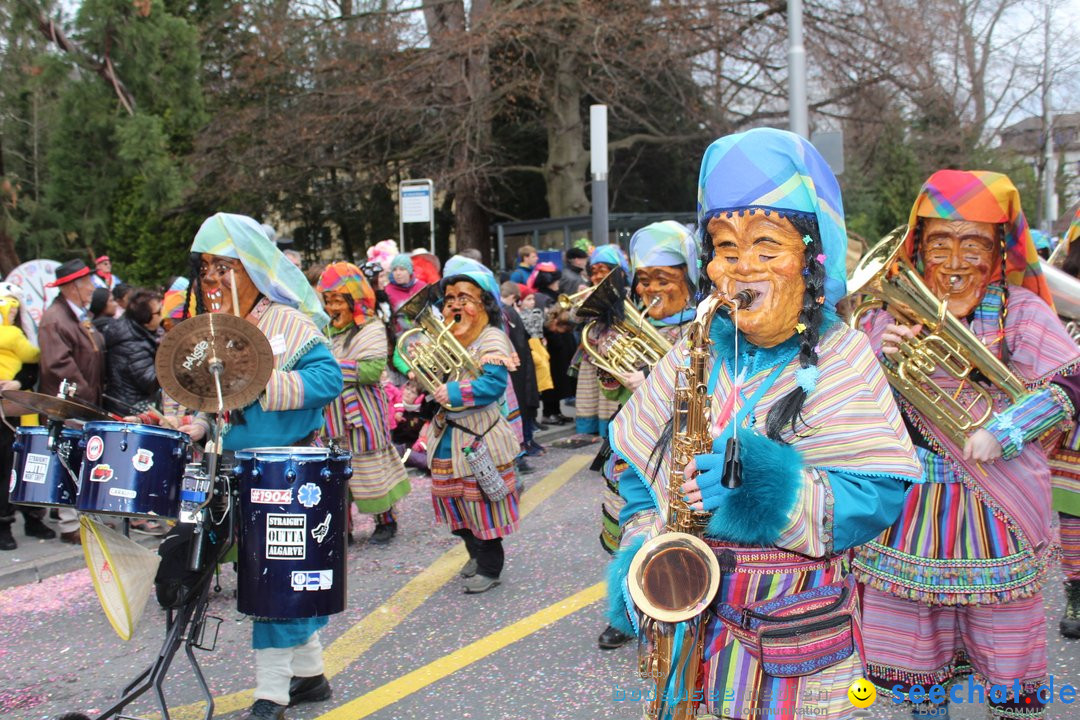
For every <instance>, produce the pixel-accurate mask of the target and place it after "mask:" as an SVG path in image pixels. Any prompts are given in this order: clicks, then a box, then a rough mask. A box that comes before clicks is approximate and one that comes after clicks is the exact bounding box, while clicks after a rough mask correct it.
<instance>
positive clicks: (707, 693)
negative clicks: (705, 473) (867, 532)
mask: <svg viewBox="0 0 1080 720" xmlns="http://www.w3.org/2000/svg"><path fill="white" fill-rule="evenodd" d="M707 542H709V544H710V545H711V546H714V549H715V550H718V551H721V550H726V551H730V552H732V553H733V554H734V556H735V572H734V573H725V574H724V575H723V576H722V580H721V584H720V589H719V591H718V592H717V596H716V602H717V603H730V604H732V605H736V606H741V605H746V604H750V603H755V602H759V601H764V600H770V599H774V598H779V597H783V596H786V595H791V594H795V593H801V592H805V591H807V590H811V589H813V588H816V587H820V586H822V585H827V584H830V583H836V582H840V581H841V580H843V578H844V577H845V576H846V575H847V574H848V573H847V568H846V567H845V564H844V560H843V557H842V556H836V557H833V558H830V559H822V560H809V559H807V558H805V557H803V556H801V555H796V554H795V553H789V552H785V551H783V550H779V549H774V548H744V547H738V546H727V545H724V544H721V543H714V542H712V541H707ZM855 614H856V615H857V614H858V613H857V608H856V613H855ZM854 632H855V637H856V642H855V650H854V651H853V652H852V653H851V655H849V656H848V657H847V658H846V659H844V660H841V661H840V662H838V663H836V664H834V665H831V666H829V667H827V668H824V669H822V670H819V671H818V672H815V673H813V674H810V675H803V676H800V677H783V678H781V677H773V676H771V675H766V674H765V672H764V670H762V667H761V664H760V663H759V662H758V660H757V659H756V658H755V657H754V656H753V655H752V654H751V653H750V652H749V651H748V650H747V649H746V648H745V647H744V646H743V644H742V643H741V641H739V639H738V638H736V637H735V636H734V634H733V633H732V632H731V631H730V630H729V629H728V626H727V625H725V624H724V623H723V622H721V621H720V620H718V619H715V618H714V619H712V621H711V622H710V624H709V627H708V628H707V629H706V633H707V634H706V645H705V648H706V650H705V658H706V660H705V674H704V683H705V686H704V697H705V698H706V699H707V706H708V710H709V712H711V713H713V714H714V715H716V716H718V717H724V718H739V719H740V720H741V719H743V718H745V719H747V720H761V718H777V717H785V718H796V717H802V716H806V717H817V718H830V719H835V720H841V719H843V720H847V719H848V718H850V717H851V713H852V706H851V701H850V700H849V699H848V694H847V692H848V687H849V686H850V685H851V683H853V682H854V681H855V680H856V679H858V678H861V677H862V675H863V672H862V655H861V652H860V643H859V642H858V636H859V632H858V622H857V620H856V622H855V626H854Z"/></svg>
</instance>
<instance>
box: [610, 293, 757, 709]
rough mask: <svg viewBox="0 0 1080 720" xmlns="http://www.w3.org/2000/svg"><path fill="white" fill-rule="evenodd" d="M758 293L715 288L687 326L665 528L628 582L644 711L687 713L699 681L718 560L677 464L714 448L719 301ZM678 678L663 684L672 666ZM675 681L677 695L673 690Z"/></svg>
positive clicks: (745, 299) (746, 300)
mask: <svg viewBox="0 0 1080 720" xmlns="http://www.w3.org/2000/svg"><path fill="white" fill-rule="evenodd" d="M756 296H757V293H756V292H755V291H753V290H742V291H740V292H739V293H737V294H736V295H735V298H734V300H729V299H727V298H726V297H725V296H723V295H722V294H720V293H719V292H718V293H715V294H713V295H711V296H709V297H708V298H707V299H706V300H705V301H704V304H705V307H704V308H702V309H700V310H699V312H698V317H697V319H696V320H695V321H694V322H693V324H691V325H690V330H689V333H688V335H687V342H686V344H685V345H684V346H682V348H681V352H683V353H684V354H685V355H686V357H687V359H688V363H680V367H679V369H678V380H677V382H676V385H675V405H674V412H673V413H672V422H673V426H672V433H671V463H670V466H669V470H668V493H667V497H668V512H667V521H666V522H665V524H664V532H663V533H661V534H660V535H657V536H656V537H654V538H653V539H651V540H649V541H647V542H646V543H645V544H644V545H642V546H641V549H640V550H639V551H638V552H637V554H636V555H635V556H634V559H633V561H632V562H631V563H630V574H629V578H628V579H629V587H630V596H631V598H633V600H634V605H635V606H637V608H638V609H639V610H641V612H642V613H644V614H645V616H646V617H645V619H644V621H643V622H642V628H641V631H642V636H643V645H642V648H643V649H644V650H647V654H643V655H642V656H641V657H640V659H639V665H640V667H639V674H640V675H641V676H642V677H650V678H653V679H654V680H655V681H656V696H655V698H654V699H653V700H652V701H651V703H650V705H649V708H648V710H647V717H649V718H654V719H660V720H669V718H670V720H691V719H692V718H694V717H695V714H696V707H697V705H698V702H699V700H700V696H699V699H698V700H693V699H691V696H692V695H693V693H694V691H695V689H696V688H697V685H698V682H699V678H698V674H699V672H700V669H701V663H702V658H703V655H704V649H705V633H704V628H703V627H702V625H703V623H702V619H703V618H702V615H703V613H704V611H705V609H706V608H708V606H709V604H710V603H711V602H712V600H713V597H714V596H715V595H716V591H717V589H718V588H719V586H720V563H719V562H718V561H717V559H716V555H715V554H714V553H713V551H712V549H711V548H709V546H708V545H707V544H706V543H705V541H704V540H702V539H701V537H702V535H703V534H704V532H705V527H706V525H708V522H709V517H710V515H711V513H708V512H702V511H698V510H694V509H693V508H691V507H690V506H689V505H688V504H687V503H685V502H684V501H683V499H682V497H683V492H682V490H681V486H682V484H683V483H684V482H685V480H684V478H683V469H684V468H685V467H686V465H687V464H688V463H689V462H690V461H691V460H692V459H693V458H694V457H695V456H696V455H701V454H704V453H711V452H712V443H713V438H712V434H711V433H710V432H709V425H710V416H711V406H712V400H711V398H710V397H709V391H708V377H707V363H708V360H709V356H710V350H709V348H710V346H711V345H712V341H711V340H710V339H709V326H710V325H711V324H712V319H713V317H714V316H715V314H716V312H717V311H718V310H719V309H720V307H721V306H726V307H729V308H730V307H732V306H734V305H737V306H738V307H747V306H749V305H750V304H752V303H753V301H754V298H755V297H756ZM680 622H687V623H688V625H687V628H686V632H685V635H684V640H683V641H682V642H681V643H677V642H676V637H677V636H678V633H677V632H676V625H675V624H676V623H680ZM680 668H682V671H681V677H678V678H676V679H675V682H674V683H669V680H671V675H672V673H673V672H679V669H680ZM676 687H678V688H679V689H680V693H679V695H677V696H676V697H671V689H672V688H676Z"/></svg>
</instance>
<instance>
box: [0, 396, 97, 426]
mask: <svg viewBox="0 0 1080 720" xmlns="http://www.w3.org/2000/svg"><path fill="white" fill-rule="evenodd" d="M4 399H5V400H11V401H12V402H14V403H15V404H17V405H22V406H23V407H27V408H30V409H31V410H33V411H34V412H38V413H41V414H42V415H45V416H47V417H50V418H52V419H54V420H112V419H113V418H112V416H111V415H108V414H106V413H103V412H101V411H100V410H97V409H95V408H92V407H90V406H89V405H83V404H82V403H81V402H78V401H77V400H67V399H65V398H61V397H56V396H55V395H42V394H41V393H36V392H30V391H29V390H8V391H7V392H5V393H4Z"/></svg>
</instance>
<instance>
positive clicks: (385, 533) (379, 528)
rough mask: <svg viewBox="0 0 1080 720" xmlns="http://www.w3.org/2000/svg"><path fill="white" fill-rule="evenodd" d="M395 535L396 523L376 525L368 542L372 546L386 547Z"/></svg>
mask: <svg viewBox="0 0 1080 720" xmlns="http://www.w3.org/2000/svg"><path fill="white" fill-rule="evenodd" d="M395 535H397V523H396V522H392V523H386V524H385V525H382V524H380V525H376V526H375V532H373V533H371V538H370V539H369V540H368V542H370V543H372V544H374V545H386V544H387V543H389V542H390V541H391V540H392V539H393V538H394V536H395Z"/></svg>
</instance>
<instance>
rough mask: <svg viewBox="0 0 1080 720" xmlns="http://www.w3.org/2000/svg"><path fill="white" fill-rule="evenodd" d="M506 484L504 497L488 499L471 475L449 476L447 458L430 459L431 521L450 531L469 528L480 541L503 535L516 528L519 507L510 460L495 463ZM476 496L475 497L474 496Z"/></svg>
mask: <svg viewBox="0 0 1080 720" xmlns="http://www.w3.org/2000/svg"><path fill="white" fill-rule="evenodd" d="M497 469H498V471H499V473H501V474H502V476H503V480H504V481H505V482H506V484H507V486H508V487H511V488H513V489H512V490H511V491H510V494H508V495H507V496H506V497H505V498H503V499H502V500H499V501H498V502H491V501H490V500H488V499H487V498H485V497H484V496H483V494H482V493H481V492H480V491H479V489H478V488H477V486H476V481H475V480H474V479H473V478H472V477H467V478H455V477H452V475H453V472H452V470H451V463H450V459H449V458H434V459H432V461H431V504H432V507H433V509H434V510H435V521H436V522H438V523H439V524H441V525H449V526H450V530H452V531H453V530H470V531H472V534H473V535H475V536H476V537H478V538H480V539H481V540H494V539H495V538H500V537H506V536H507V535H510V534H511V533H513V532H514V531H516V530H517V529H518V521H519V519H520V508H519V507H518V503H519V500H520V498H519V496H518V491H517V475H516V473H515V472H514V463H512V462H511V463H509V464H507V465H499V466H497ZM462 486H465V487H467V488H471V490H472V492H469V493H467V494H462V493H455V492H447V489H448V488H461V487H462ZM475 498H479V499H475Z"/></svg>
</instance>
